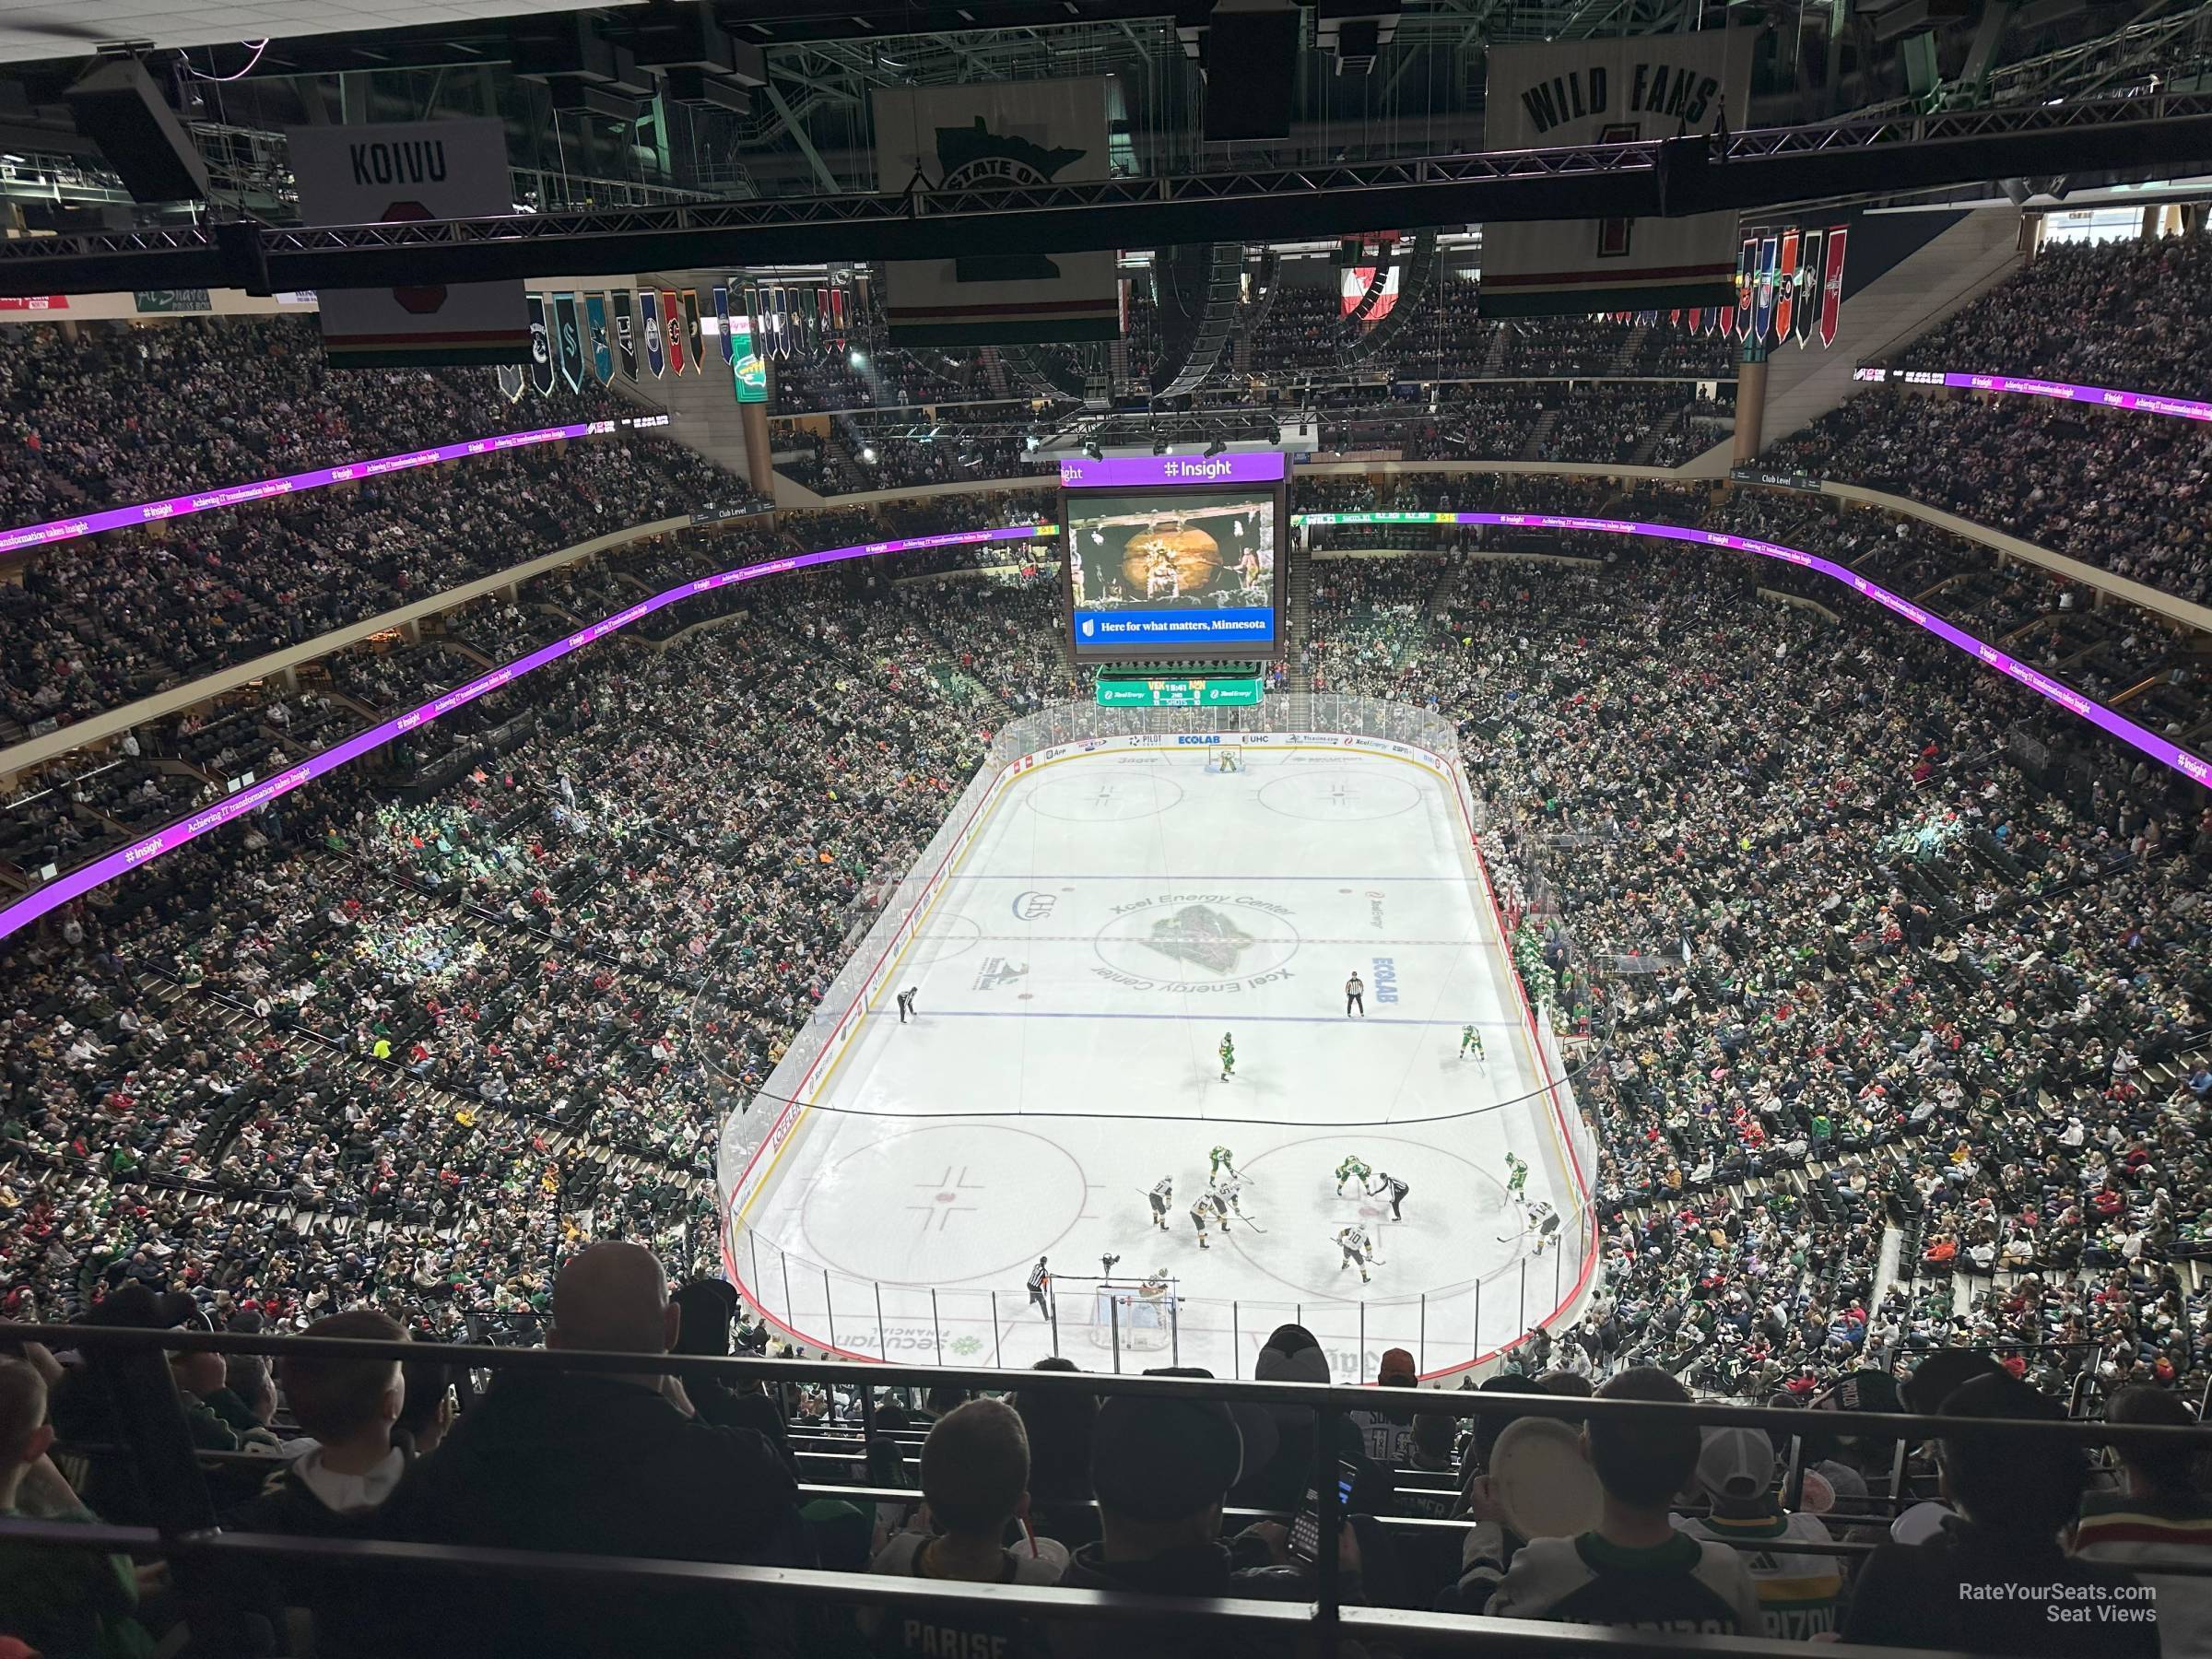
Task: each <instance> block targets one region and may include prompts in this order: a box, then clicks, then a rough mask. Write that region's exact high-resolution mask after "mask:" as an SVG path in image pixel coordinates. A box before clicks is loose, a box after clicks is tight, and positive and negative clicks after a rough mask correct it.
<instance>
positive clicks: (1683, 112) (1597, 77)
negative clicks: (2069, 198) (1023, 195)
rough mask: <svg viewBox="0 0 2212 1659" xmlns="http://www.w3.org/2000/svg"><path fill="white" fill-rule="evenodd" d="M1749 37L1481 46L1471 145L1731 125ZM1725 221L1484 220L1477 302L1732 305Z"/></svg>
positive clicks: (1634, 136) (1501, 307)
mask: <svg viewBox="0 0 2212 1659" xmlns="http://www.w3.org/2000/svg"><path fill="white" fill-rule="evenodd" d="M1754 33H1755V31H1754V30H1751V29H1710V30H1707V31H1705V32H1703V33H1699V34H1687V35H1658V36H1653V35H1643V36H1633V37H1629V38H1626V39H1618V40H1610V41H1551V42H1548V43H1544V44H1538V45H1528V46H1493V47H1491V48H1490V51H1489V88H1488V104H1487V106H1486V108H1485V112H1484V116H1483V129H1482V136H1483V147H1484V148H1485V149H1488V150H1518V149H1553V148H1559V147H1565V146H1571V145H1585V144H1627V143H1630V142H1633V141H1635V140H1638V139H1659V138H1673V137H1677V136H1678V135H1681V134H1683V133H1686V132H1687V133H1713V132H1717V131H1719V130H1721V129H1722V128H1723V126H1724V124H1734V125H1736V126H1741V125H1743V124H1744V123H1745V118H1746V116H1747V113H1748V111H1749V104H1750V89H1751V49H1752V44H1753V36H1754ZM1037 84H1038V85H1041V86H1048V87H1049V86H1055V85H1058V84H1059V83H1056V82H1041V83H1037ZM877 96H878V97H879V98H880V97H881V96H882V95H881V94H880V93H879V94H877ZM880 119H881V118H880V115H879V116H878V121H879V123H880ZM1735 224H1736V216H1735V214H1734V213H1733V212H1725V213H1695V214H1690V215H1688V216H1686V217H1684V218H1636V219H1555V220H1549V221H1542V222H1529V223H1520V224H1500V225H1487V226H1485V227H1484V228H1483V237H1482V309H1483V311H1484V312H1485V313H1487V314H1488V315H1490V316H1502V317H1539V316H1588V315H1589V314H1590V313H1591V312H1609V311H1631V312H1641V311H1652V310H1663V309H1667V308H1671V307H1675V306H1688V305H1695V306H1722V305H1728V304H1731V303H1734V302H1735V300H1736V291H1735V257H1734V255H1735Z"/></svg>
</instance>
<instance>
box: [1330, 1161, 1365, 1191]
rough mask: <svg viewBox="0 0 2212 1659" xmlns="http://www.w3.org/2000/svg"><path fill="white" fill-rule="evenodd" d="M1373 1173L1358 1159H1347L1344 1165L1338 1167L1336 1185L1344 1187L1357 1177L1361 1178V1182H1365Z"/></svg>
mask: <svg viewBox="0 0 2212 1659" xmlns="http://www.w3.org/2000/svg"><path fill="white" fill-rule="evenodd" d="M1373 1173H1374V1171H1372V1170H1371V1169H1369V1168H1368V1167H1367V1166H1366V1165H1365V1164H1363V1163H1361V1162H1360V1161H1359V1159H1356V1158H1347V1159H1345V1160H1344V1161H1343V1162H1342V1163H1340V1164H1338V1165H1337V1166H1336V1184H1337V1185H1338V1186H1342V1185H1343V1184H1344V1183H1345V1182H1347V1181H1348V1180H1350V1179H1351V1178H1352V1177H1353V1176H1355V1175H1357V1176H1359V1179H1360V1180H1362V1181H1365V1180H1366V1179H1367V1178H1368V1177H1369V1176H1370V1175H1371V1174H1373Z"/></svg>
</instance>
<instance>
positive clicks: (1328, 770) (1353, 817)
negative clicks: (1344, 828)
mask: <svg viewBox="0 0 2212 1659" xmlns="http://www.w3.org/2000/svg"><path fill="white" fill-rule="evenodd" d="M1420 798H1421V792H1420V790H1419V788H1418V786H1416V785H1415V784H1414V783H1413V782H1410V781H1409V780H1407V779H1405V778H1401V777H1396V776H1394V775H1392V774H1390V773H1388V772H1383V771H1379V770H1377V769H1375V768H1371V767H1348V766H1347V767H1335V766H1328V767H1318V766H1317V767H1313V768H1312V769H1310V770H1301V771H1294V772H1289V773H1288V774H1286V775H1285V776H1283V777H1279V778H1276V779H1273V780H1271V781H1270V782H1267V783H1266V784H1265V785H1263V786H1262V788H1261V790H1260V792H1259V802H1260V805H1261V806H1265V807H1266V808H1267V810H1268V811H1270V812H1274V813H1279V814H1281V815H1282V816H1283V817H1284V818H1306V819H1309V820H1312V821H1314V822H1318V823H1324V824H1359V823H1367V822H1369V821H1371V820H1372V819H1375V818H1396V817H1397V816H1398V815H1399V814H1400V813H1402V812H1410V811H1412V810H1413V808H1414V806H1416V805H1417V804H1418V802H1419V800H1420Z"/></svg>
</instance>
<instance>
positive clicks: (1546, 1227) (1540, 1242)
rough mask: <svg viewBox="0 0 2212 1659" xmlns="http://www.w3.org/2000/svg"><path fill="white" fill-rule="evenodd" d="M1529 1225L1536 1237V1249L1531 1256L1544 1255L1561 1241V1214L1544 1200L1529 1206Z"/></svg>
mask: <svg viewBox="0 0 2212 1659" xmlns="http://www.w3.org/2000/svg"><path fill="white" fill-rule="evenodd" d="M1528 1224H1529V1227H1530V1229H1531V1230H1533V1231H1534V1232H1535V1235H1536V1242H1535V1249H1533V1250H1532V1251H1531V1252H1530V1254H1532V1255H1542V1254H1543V1253H1545V1252H1546V1251H1547V1250H1549V1249H1550V1248H1551V1247H1552V1246H1553V1245H1554V1244H1557V1243H1558V1242H1559V1211H1557V1210H1555V1209H1553V1208H1552V1207H1551V1206H1550V1205H1548V1204H1547V1203H1545V1201H1544V1200H1543V1199H1541V1198H1539V1199H1537V1200H1536V1201H1535V1203H1534V1204H1532V1205H1530V1206H1528Z"/></svg>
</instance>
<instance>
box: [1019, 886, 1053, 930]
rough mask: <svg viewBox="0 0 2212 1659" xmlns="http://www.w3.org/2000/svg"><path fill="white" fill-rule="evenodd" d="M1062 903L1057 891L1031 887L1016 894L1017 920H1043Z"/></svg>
mask: <svg viewBox="0 0 2212 1659" xmlns="http://www.w3.org/2000/svg"><path fill="white" fill-rule="evenodd" d="M1059 903H1060V895H1059V894H1057V893H1041V892H1039V891H1037V890H1036V888H1029V889H1027V890H1026V891H1023V892H1019V893H1017V894H1015V895H1014V919H1015V920H1016V921H1017V922H1041V921H1043V920H1044V919H1045V918H1046V917H1047V916H1049V915H1051V914H1052V913H1053V910H1054V909H1055V908H1056V907H1057V906H1058V905H1059Z"/></svg>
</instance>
